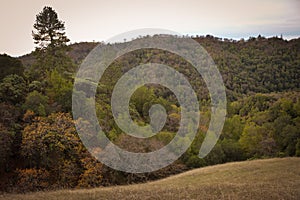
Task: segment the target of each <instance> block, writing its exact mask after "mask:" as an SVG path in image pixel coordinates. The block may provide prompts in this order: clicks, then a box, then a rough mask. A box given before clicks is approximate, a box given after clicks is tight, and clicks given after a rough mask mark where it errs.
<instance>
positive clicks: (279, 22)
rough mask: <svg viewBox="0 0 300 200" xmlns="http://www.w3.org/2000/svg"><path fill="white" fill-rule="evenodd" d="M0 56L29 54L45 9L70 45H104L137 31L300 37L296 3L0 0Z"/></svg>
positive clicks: (295, 0)
mask: <svg viewBox="0 0 300 200" xmlns="http://www.w3.org/2000/svg"><path fill="white" fill-rule="evenodd" d="M0 1H1V6H0V22H1V32H0V34H1V37H0V53H6V54H9V55H12V56H20V55H24V54H26V53H30V52H31V51H32V50H34V44H33V39H32V36H31V31H32V30H33V24H34V22H35V17H36V15H37V14H38V13H39V12H41V10H42V9H43V7H44V6H51V7H53V8H54V9H55V10H56V12H57V13H58V15H59V19H61V20H63V21H65V26H66V34H67V36H68V37H69V39H70V40H71V42H73V43H74V42H81V41H93V40H95V41H105V40H107V39H109V38H111V37H113V36H115V35H117V34H120V33H123V32H126V31H131V30H134V29H140V28H162V29H168V30H172V31H176V32H179V33H181V34H189V35H196V34H198V35H206V34H211V35H214V36H218V37H222V38H224V37H226V38H234V39H239V38H249V36H257V35H258V34H261V35H263V36H267V37H268V36H275V35H278V36H280V35H281V34H282V35H283V36H284V37H285V38H288V39H289V38H295V37H300V0H226V1H219V0H184V1H183V0H85V1H79V0H73V1H58V0H56V1H54V0H52V1H51V0H48V1H46V0H27V1H18V0H9V1H7V0H5V1H4V0H0Z"/></svg>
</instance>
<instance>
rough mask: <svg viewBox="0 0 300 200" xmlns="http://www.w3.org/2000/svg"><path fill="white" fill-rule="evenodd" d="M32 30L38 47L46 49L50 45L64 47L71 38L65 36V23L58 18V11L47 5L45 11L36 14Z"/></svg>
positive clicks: (51, 46)
mask: <svg viewBox="0 0 300 200" xmlns="http://www.w3.org/2000/svg"><path fill="white" fill-rule="evenodd" d="M33 27H34V28H35V29H36V31H32V36H33V39H34V43H35V44H37V45H38V48H39V49H41V50H45V49H47V48H48V47H50V48H52V49H51V50H53V48H55V47H63V46H66V43H67V42H69V41H70V40H69V39H68V38H67V36H65V24H64V22H63V21H61V20H59V19H58V16H57V13H56V12H55V10H53V9H52V8H51V7H48V6H45V7H44V9H43V11H42V12H40V13H39V14H38V15H37V16H36V21H35V24H34V25H33Z"/></svg>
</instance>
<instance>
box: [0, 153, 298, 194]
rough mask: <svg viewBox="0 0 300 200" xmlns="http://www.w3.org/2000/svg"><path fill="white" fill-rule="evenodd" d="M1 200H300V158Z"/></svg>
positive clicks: (230, 164) (246, 162) (245, 163)
mask: <svg viewBox="0 0 300 200" xmlns="http://www.w3.org/2000/svg"><path fill="white" fill-rule="evenodd" d="M0 199H3V200H15V199H24V200H36V199H43V200H64V199H76V200H84V199H86V200H93V199H130V200H132V199H162V200H165V199H265V200H267V199H300V158H274V159H264V160H253V161H244V162H235V163H228V164H222V165H215V166H210V167H205V168H200V169H195V170H191V171H188V172H185V173H182V174H179V175H175V176H172V177H169V178H166V179H163V180H158V181H154V182H149V183H144V184H136V185H128V186H115V187H107V188H96V189H78V190H60V191H51V192H37V193H29V194H23V195H21V194H5V195H2V196H0Z"/></svg>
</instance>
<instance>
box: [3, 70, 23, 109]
mask: <svg viewBox="0 0 300 200" xmlns="http://www.w3.org/2000/svg"><path fill="white" fill-rule="evenodd" d="M25 94H26V82H25V80H24V79H23V77H21V76H19V75H16V74H11V75H8V76H6V77H5V78H4V79H3V80H2V83H0V101H4V102H9V103H12V104H20V103H22V102H23V101H24V96H25Z"/></svg>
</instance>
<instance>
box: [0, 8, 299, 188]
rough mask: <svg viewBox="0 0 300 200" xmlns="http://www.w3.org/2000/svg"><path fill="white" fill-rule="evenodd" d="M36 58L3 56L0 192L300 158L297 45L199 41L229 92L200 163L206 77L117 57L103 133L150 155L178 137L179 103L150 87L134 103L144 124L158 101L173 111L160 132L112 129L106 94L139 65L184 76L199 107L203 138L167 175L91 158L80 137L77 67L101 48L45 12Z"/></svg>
mask: <svg viewBox="0 0 300 200" xmlns="http://www.w3.org/2000/svg"><path fill="white" fill-rule="evenodd" d="M33 29H34V30H33V39H34V42H35V44H36V49H35V51H34V52H32V53H30V54H28V55H24V56H22V57H19V58H13V57H11V56H9V55H5V54H4V55H0V156H1V158H0V190H1V191H2V192H27V191H37V190H49V189H59V188H89V187H98V186H108V185H116V184H130V183H136V182H145V181H148V180H153V179H158V178H162V177H166V176H169V175H171V174H176V173H179V172H182V171H184V170H188V169H191V168H197V167H203V166H207V165H214V164H219V163H225V162H232V161H241V160H246V159H255V158H266V157H285V156H300V90H299V89H300V81H299V80H300V39H293V40H289V41H287V40H284V39H282V38H280V37H277V36H275V37H272V38H265V37H262V36H260V35H259V36H258V37H252V38H249V39H245V40H244V39H241V40H238V41H236V40H228V39H222V38H216V37H213V36H210V35H207V36H196V37H193V39H194V40H195V41H197V42H199V43H200V44H201V45H202V46H203V47H204V48H205V49H206V50H207V51H208V53H209V54H210V55H211V57H212V58H213V59H214V61H215V63H216V65H217V66H218V68H219V70H220V73H221V75H222V77H223V80H224V84H225V86H226V94H227V101H228V102H227V103H228V105H227V117H226V121H225V125H224V129H223V132H222V134H221V137H220V139H219V141H218V143H217V145H216V146H215V147H214V149H213V151H212V152H210V154H209V155H208V156H207V157H205V158H204V159H200V158H199V157H198V153H199V148H200V146H201V143H202V141H203V139H204V137H205V133H206V130H207V128H208V124H209V121H210V98H209V96H208V92H207V89H206V86H205V83H204V81H203V80H202V78H201V76H200V75H199V74H198V73H197V72H196V71H195V69H194V68H193V67H192V66H191V65H190V64H189V63H187V62H185V61H184V60H183V59H182V58H180V57H178V56H176V55H174V54H171V53H169V52H164V51H160V50H155V49H144V50H137V51H133V52H130V53H128V54H126V55H125V56H122V57H120V58H118V59H117V60H115V61H114V62H113V63H112V64H111V65H110V67H109V69H108V70H106V71H105V73H104V76H103V77H102V79H101V80H100V82H99V84H98V89H97V93H96V111H97V116H98V120H99V123H100V125H101V127H102V128H103V130H104V131H105V133H106V134H107V136H108V137H109V138H110V139H111V140H112V141H113V142H114V143H115V144H117V145H118V146H120V147H122V148H124V149H127V150H129V151H132V152H149V151H153V150H156V149H159V148H161V147H162V146H164V145H165V144H167V143H168V142H170V141H171V140H172V138H173V137H174V135H175V134H176V132H177V130H178V126H179V122H180V105H179V104H178V102H177V100H176V97H175V96H174V94H173V93H172V92H171V91H170V90H169V89H167V88H164V87H162V86H157V85H146V86H143V87H141V88H139V89H138V90H137V91H136V92H135V93H134V94H133V96H132V97H131V101H130V113H131V116H132V118H133V120H134V121H135V122H136V123H137V124H139V125H141V126H142V125H145V124H147V123H149V116H148V111H149V108H150V107H151V105H152V104H156V103H159V104H161V105H163V106H164V107H165V109H166V111H167V114H168V118H167V122H166V124H165V126H164V128H163V130H162V131H161V132H160V133H158V134H157V135H156V136H154V137H151V138H148V139H138V138H133V137H129V136H128V135H127V134H126V133H123V132H122V130H120V129H119V128H118V126H117V125H116V124H115V122H114V119H113V116H112V112H111V104H110V97H111V94H112V91H113V88H114V84H115V83H116V81H117V80H118V79H119V78H120V77H121V76H122V74H124V73H125V72H127V71H128V70H129V69H131V68H133V67H135V66H137V65H139V64H142V63H149V62H152V63H162V64H166V65H169V66H171V67H173V68H174V69H176V70H177V71H179V72H180V73H182V74H184V75H185V76H186V77H187V79H188V80H189V81H190V83H191V85H192V86H193V88H194V90H195V91H196V93H197V95H198V99H199V104H200V107H201V120H200V123H199V129H198V134H197V136H196V138H195V140H194V141H193V143H192V145H191V147H190V148H189V149H188V151H187V152H186V153H185V154H184V155H182V156H181V157H180V159H178V160H177V161H176V162H174V163H173V164H172V165H170V166H168V167H166V168H163V169H161V170H158V171H155V172H152V173H144V174H130V173H124V172H119V171H116V170H113V169H111V168H109V167H107V166H105V165H103V164H101V163H100V162H98V161H97V160H96V159H95V158H94V157H92V156H91V155H90V154H89V152H88V151H87V150H86V149H85V147H84V146H83V144H82V143H81V141H80V138H79V137H78V135H77V133H76V129H75V126H74V124H75V123H76V121H74V120H73V119H72V110H71V107H72V99H71V96H72V91H73V81H74V77H75V73H76V70H77V69H78V67H79V66H80V64H81V62H82V61H83V59H84V58H85V56H86V55H88V53H89V52H90V51H91V50H92V49H93V48H94V47H95V46H96V45H106V44H103V43H87V42H86V43H76V44H71V45H70V44H69V39H68V38H67V36H66V35H65V32H64V23H63V22H62V21H60V20H59V19H58V17H57V14H56V12H55V11H54V10H53V9H52V8H50V7H45V8H44V10H43V11H42V12H41V13H39V14H38V15H37V19H36V22H35V24H34V27H33Z"/></svg>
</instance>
